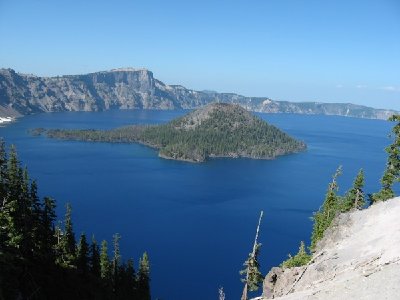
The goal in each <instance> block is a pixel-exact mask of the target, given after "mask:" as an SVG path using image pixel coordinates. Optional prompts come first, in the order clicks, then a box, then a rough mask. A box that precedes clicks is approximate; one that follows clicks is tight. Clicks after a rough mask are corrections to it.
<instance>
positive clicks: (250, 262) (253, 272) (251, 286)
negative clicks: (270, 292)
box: [239, 211, 264, 300]
mask: <svg viewBox="0 0 400 300" xmlns="http://www.w3.org/2000/svg"><path fill="white" fill-rule="evenodd" d="M262 216H263V211H261V214H260V218H259V219H258V225H257V231H256V237H255V239H254V245H253V251H252V252H251V253H249V257H248V258H247V260H246V261H245V262H244V264H243V266H244V267H245V268H244V269H243V270H242V271H240V272H239V273H240V275H245V278H243V279H242V282H243V283H244V288H243V293H242V298H241V300H247V296H248V295H247V294H248V291H250V292H253V291H257V290H258V288H259V287H260V286H261V284H262V282H263V280H264V276H263V275H262V274H261V272H260V264H259V263H258V254H259V252H260V248H261V244H260V243H258V233H259V231H260V225H261V219H262Z"/></svg>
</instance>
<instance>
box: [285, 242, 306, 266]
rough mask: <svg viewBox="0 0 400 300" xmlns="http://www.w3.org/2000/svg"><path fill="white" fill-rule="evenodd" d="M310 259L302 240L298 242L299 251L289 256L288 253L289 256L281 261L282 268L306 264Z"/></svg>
mask: <svg viewBox="0 0 400 300" xmlns="http://www.w3.org/2000/svg"><path fill="white" fill-rule="evenodd" d="M310 259H311V255H309V254H308V253H307V251H306V246H305V244H304V242H303V241H301V242H300V247H299V251H298V252H297V254H296V255H295V256H291V255H290V254H289V258H288V259H287V260H286V261H284V262H283V263H282V265H281V266H282V267H284V268H293V267H300V266H304V265H306V264H308V262H309V261H310Z"/></svg>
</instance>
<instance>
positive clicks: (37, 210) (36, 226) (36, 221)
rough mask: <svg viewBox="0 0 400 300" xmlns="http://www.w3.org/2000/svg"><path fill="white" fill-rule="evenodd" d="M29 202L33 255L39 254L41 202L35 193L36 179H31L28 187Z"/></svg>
mask: <svg viewBox="0 0 400 300" xmlns="http://www.w3.org/2000/svg"><path fill="white" fill-rule="evenodd" d="M29 202H30V205H31V216H32V224H31V237H32V240H33V241H34V247H33V251H34V252H35V255H39V256H40V255H41V253H40V252H41V236H40V232H41V229H42V226H43V224H42V219H41V217H42V204H41V202H40V199H39V196H38V194H37V184H36V181H34V180H33V181H32V182H31V185H30V189H29Z"/></svg>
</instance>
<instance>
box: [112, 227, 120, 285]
mask: <svg viewBox="0 0 400 300" xmlns="http://www.w3.org/2000/svg"><path fill="white" fill-rule="evenodd" d="M120 239H121V236H120V235H119V234H118V233H116V234H114V235H113V246H114V256H113V259H112V266H111V267H112V269H111V276H112V281H113V286H114V291H116V290H117V289H118V285H119V280H118V279H119V274H118V273H119V268H120V265H121V254H120V251H119V240H120Z"/></svg>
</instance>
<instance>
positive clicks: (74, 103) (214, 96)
mask: <svg viewBox="0 0 400 300" xmlns="http://www.w3.org/2000/svg"><path fill="white" fill-rule="evenodd" d="M212 102H225V103H235V104H239V105H241V106H242V107H244V108H246V109H248V110H251V111H256V112H268V113H299V114H327V115H341V116H351V117H360V118H373V119H387V118H388V117H389V116H390V115H392V114H394V113H395V112H394V111H392V110H384V109H373V108H370V107H365V106H360V105H354V104H343V103H318V102H303V103H294V102H286V101H274V100H271V99H269V98H263V97H244V96H241V95H237V94H232V93H217V92H212V91H203V92H201V91H194V90H190V89H186V88H185V87H183V86H180V85H166V84H164V83H163V82H161V81H159V80H157V79H155V78H154V77H153V73H152V72H150V71H148V70H146V69H133V68H124V69H115V70H111V71H104V72H96V73H90V74H83V75H66V76H58V77H38V76H35V75H28V74H19V73H16V72H15V71H14V70H12V69H0V116H15V115H17V114H21V115H26V114H32V113H37V112H53V111H100V110H107V109H111V108H119V109H134V108H135V109H191V108H196V107H199V106H203V105H206V104H208V103H212Z"/></svg>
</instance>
